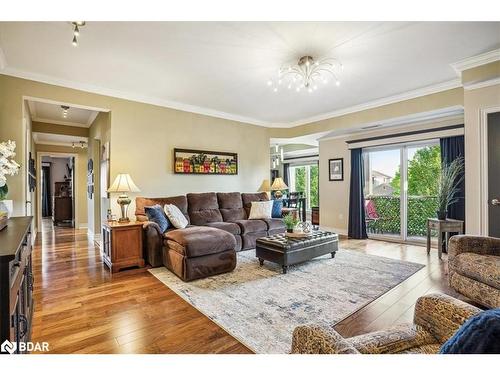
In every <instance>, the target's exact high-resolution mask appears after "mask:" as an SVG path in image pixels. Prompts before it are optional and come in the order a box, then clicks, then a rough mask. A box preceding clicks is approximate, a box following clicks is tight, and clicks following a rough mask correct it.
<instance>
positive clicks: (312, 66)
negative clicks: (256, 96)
mask: <svg viewBox="0 0 500 375" xmlns="http://www.w3.org/2000/svg"><path fill="white" fill-rule="evenodd" d="M342 70H344V66H343V65H342V64H341V63H340V62H339V61H338V60H337V59H335V58H333V57H327V58H324V59H321V60H315V59H314V58H313V57H312V56H302V57H301V58H300V59H299V61H298V62H297V63H296V64H292V65H287V66H284V67H281V68H280V69H279V71H278V77H277V79H275V80H273V79H270V80H269V81H267V85H268V86H270V87H271V88H272V89H273V91H274V92H278V90H279V89H282V88H283V89H288V90H295V91H296V92H300V91H302V90H304V91H307V92H309V93H311V92H313V91H316V90H317V89H318V88H319V86H320V85H325V84H328V83H329V82H330V81H333V82H335V85H337V86H340V81H339V79H338V77H337V73H338V71H342Z"/></svg>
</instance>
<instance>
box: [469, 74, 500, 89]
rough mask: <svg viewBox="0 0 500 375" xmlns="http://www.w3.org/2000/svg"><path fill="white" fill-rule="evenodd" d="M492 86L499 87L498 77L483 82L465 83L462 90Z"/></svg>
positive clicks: (499, 79)
mask: <svg viewBox="0 0 500 375" xmlns="http://www.w3.org/2000/svg"><path fill="white" fill-rule="evenodd" d="M494 85H500V77H496V78H492V79H487V80H485V81H479V82H473V83H466V84H465V85H464V90H475V89H482V88H483V87H488V86H494Z"/></svg>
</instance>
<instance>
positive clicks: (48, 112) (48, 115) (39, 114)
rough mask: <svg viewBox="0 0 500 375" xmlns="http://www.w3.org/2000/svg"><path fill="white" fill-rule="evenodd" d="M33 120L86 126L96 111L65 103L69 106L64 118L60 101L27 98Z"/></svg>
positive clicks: (88, 125)
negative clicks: (47, 101)
mask: <svg viewBox="0 0 500 375" xmlns="http://www.w3.org/2000/svg"><path fill="white" fill-rule="evenodd" d="M27 102H28V106H29V109H30V114H31V119H32V120H33V121H39V122H48V123H52V124H58V125H69V126H78V127H84V128H88V127H90V125H92V122H94V120H95V118H96V117H97V115H98V113H99V112H97V111H92V110H89V109H83V108H78V107H74V106H71V105H68V104H65V105H66V106H68V107H69V109H68V114H67V116H66V118H65V117H64V116H63V109H62V107H61V105H63V104H62V103H61V104H59V103H57V104H56V103H46V102H40V101H36V100H27Z"/></svg>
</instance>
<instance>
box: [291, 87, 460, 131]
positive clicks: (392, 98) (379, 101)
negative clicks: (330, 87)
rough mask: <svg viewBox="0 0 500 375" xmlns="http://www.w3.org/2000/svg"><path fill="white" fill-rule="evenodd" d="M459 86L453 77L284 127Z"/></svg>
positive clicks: (326, 118) (321, 119)
mask: <svg viewBox="0 0 500 375" xmlns="http://www.w3.org/2000/svg"><path fill="white" fill-rule="evenodd" d="M461 86H462V83H461V81H460V79H459V78H455V79H452V80H450V81H446V82H441V83H438V84H435V85H431V86H426V87H422V88H419V89H416V90H412V91H407V92H404V93H401V94H397V95H393V96H388V97H385V98H381V99H376V100H373V101H370V102H367V103H363V104H358V105H355V106H352V107H348V108H343V109H339V110H336V111H332V112H328V113H323V114H321V115H317V116H313V117H308V118H305V119H302V120H299V121H294V122H292V123H290V124H288V126H285V127H294V126H299V125H305V124H309V123H313V122H318V121H323V120H328V119H330V118H334V117H339V116H343V115H347V114H349V113H354V112H360V111H365V110H367V109H372V108H377V107H381V106H384V105H388V104H393V103H397V102H401V101H404V100H409V99H415V98H418V97H421V96H425V95H430V94H436V93H438V92H442V91H447V90H451V89H456V88H458V87H461Z"/></svg>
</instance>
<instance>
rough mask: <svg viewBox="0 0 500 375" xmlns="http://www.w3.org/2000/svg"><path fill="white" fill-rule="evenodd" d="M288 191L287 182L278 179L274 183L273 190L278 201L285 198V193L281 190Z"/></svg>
mask: <svg viewBox="0 0 500 375" xmlns="http://www.w3.org/2000/svg"><path fill="white" fill-rule="evenodd" d="M286 189H288V186H286V184H285V182H284V181H283V179H282V178H281V177H276V178H275V179H274V181H273V184H272V185H271V190H272V191H274V192H275V193H274V197H275V198H276V199H281V197H283V193H282V192H281V190H286Z"/></svg>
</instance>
